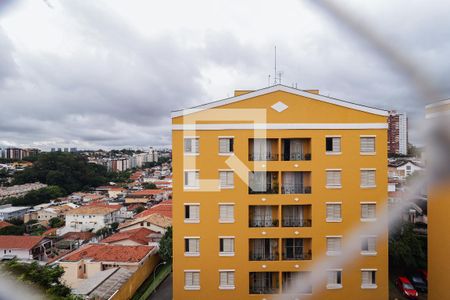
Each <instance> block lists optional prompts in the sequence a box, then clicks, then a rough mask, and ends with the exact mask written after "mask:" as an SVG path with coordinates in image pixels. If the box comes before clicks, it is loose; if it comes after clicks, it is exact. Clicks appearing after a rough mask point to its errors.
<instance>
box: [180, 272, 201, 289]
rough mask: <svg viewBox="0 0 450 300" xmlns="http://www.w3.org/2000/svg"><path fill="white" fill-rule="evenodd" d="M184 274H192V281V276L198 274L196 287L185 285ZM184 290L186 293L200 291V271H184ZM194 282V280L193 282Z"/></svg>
mask: <svg viewBox="0 0 450 300" xmlns="http://www.w3.org/2000/svg"><path fill="white" fill-rule="evenodd" d="M186 273H193V274H192V279H194V274H198V285H187V284H186V283H187V282H186ZM183 280H184V289H185V290H186V291H197V290H200V280H201V279H200V270H184V278H183ZM193 281H194V280H193Z"/></svg>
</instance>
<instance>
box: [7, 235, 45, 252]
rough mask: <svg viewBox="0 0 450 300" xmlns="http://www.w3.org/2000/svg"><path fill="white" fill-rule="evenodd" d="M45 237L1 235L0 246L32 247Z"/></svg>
mask: <svg viewBox="0 0 450 300" xmlns="http://www.w3.org/2000/svg"><path fill="white" fill-rule="evenodd" d="M43 239H44V237H42V236H27V235H0V248H7V249H32V248H33V247H34V246H36V245H37V244H39V243H40V242H41V241H42V240H43Z"/></svg>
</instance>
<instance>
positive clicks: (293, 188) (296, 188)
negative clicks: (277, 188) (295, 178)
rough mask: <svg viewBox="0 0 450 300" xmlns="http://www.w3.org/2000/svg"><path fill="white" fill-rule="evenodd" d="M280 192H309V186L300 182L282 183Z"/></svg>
mask: <svg viewBox="0 0 450 300" xmlns="http://www.w3.org/2000/svg"><path fill="white" fill-rule="evenodd" d="M281 193H282V194H311V187H310V186H304V185H300V184H284V185H283V186H282V187H281Z"/></svg>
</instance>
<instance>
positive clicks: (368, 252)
mask: <svg viewBox="0 0 450 300" xmlns="http://www.w3.org/2000/svg"><path fill="white" fill-rule="evenodd" d="M365 239H367V250H364V249H363V242H364V240H365ZM369 239H374V240H375V241H374V242H373V246H374V247H373V250H370V245H371V244H370V241H369ZM377 240H378V239H377V236H376V235H363V236H361V255H364V256H375V255H377Z"/></svg>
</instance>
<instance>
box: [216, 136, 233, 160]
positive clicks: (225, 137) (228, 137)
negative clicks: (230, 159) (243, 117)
mask: <svg viewBox="0 0 450 300" xmlns="http://www.w3.org/2000/svg"><path fill="white" fill-rule="evenodd" d="M221 139H229V140H233V142H232V143H233V151H230V152H221V151H220V140H221ZM219 155H220V156H230V155H234V136H219Z"/></svg>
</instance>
